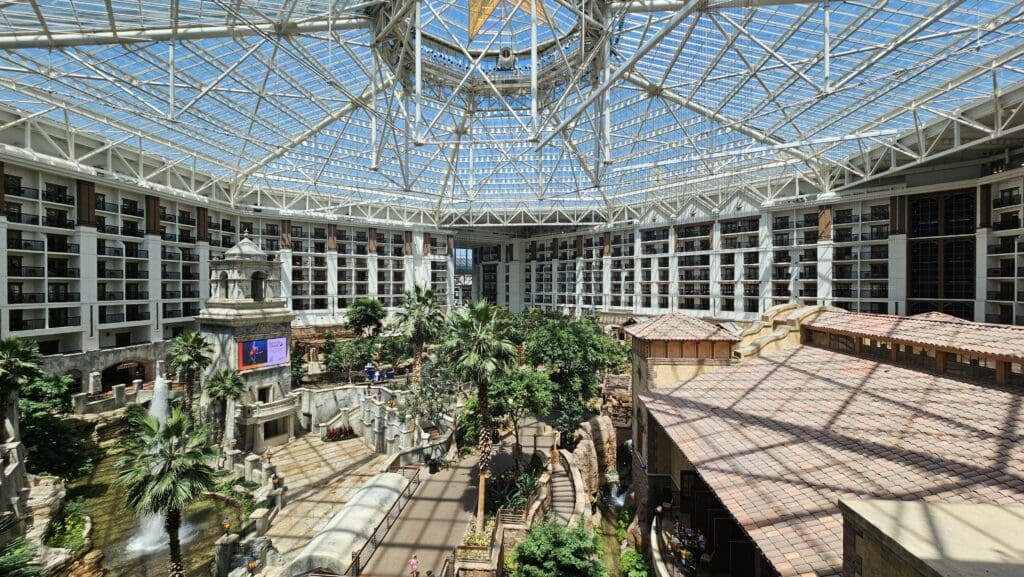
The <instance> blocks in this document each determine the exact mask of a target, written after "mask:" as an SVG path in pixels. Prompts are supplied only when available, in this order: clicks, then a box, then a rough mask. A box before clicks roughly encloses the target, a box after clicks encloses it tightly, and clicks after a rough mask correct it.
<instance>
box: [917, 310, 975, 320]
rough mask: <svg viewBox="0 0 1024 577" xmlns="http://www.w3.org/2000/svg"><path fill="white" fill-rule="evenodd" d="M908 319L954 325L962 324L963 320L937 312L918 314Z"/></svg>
mask: <svg viewBox="0 0 1024 577" xmlns="http://www.w3.org/2000/svg"><path fill="white" fill-rule="evenodd" d="M910 318H913V319H918V320H922V321H947V322H954V323H962V322H964V319H962V318H960V317H955V316H953V315H947V314H946V313H940V312H939V311H930V312H927V313H918V314H916V315H911V317H910Z"/></svg>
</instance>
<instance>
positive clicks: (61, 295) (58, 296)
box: [46, 292, 82, 303]
mask: <svg viewBox="0 0 1024 577" xmlns="http://www.w3.org/2000/svg"><path fill="white" fill-rule="evenodd" d="M80 300H82V297H81V294H80V293H76V292H74V293H72V292H52V293H50V294H48V295H47V296H46V301H47V302H51V303H77V302H78V301H80Z"/></svg>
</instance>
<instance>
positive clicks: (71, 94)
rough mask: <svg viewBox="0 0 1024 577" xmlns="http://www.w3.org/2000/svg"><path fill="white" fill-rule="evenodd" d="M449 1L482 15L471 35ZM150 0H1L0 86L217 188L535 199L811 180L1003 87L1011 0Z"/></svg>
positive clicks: (1013, 22)
mask: <svg viewBox="0 0 1024 577" xmlns="http://www.w3.org/2000/svg"><path fill="white" fill-rule="evenodd" d="M471 2H475V3H479V4H478V5H476V9H481V7H485V8H487V7H493V12H491V13H490V17H489V18H487V19H486V21H484V23H483V24H482V26H481V28H480V31H479V32H478V33H477V34H476V35H475V36H474V37H473V38H472V39H470V38H469V16H468V15H469V10H471V9H472V8H471V6H470V3H471ZM171 6H172V9H171V10H169V9H168V3H167V2H165V1H155V0H65V1H58V0H33V1H29V2H8V3H3V4H0V48H4V49H5V50H4V51H0V98H2V99H3V100H4V101H5V102H6V103H7V105H9V106H12V107H15V108H17V109H20V110H22V111H24V112H26V113H28V114H33V113H38V114H39V115H41V116H46V117H49V118H52V119H53V120H55V121H58V122H60V123H65V122H67V123H68V124H70V125H71V126H73V127H74V128H76V129H77V130H80V131H83V132H88V133H93V134H96V135H99V136H100V137H102V138H105V139H109V140H110V141H112V142H130V143H131V144H133V145H138V144H140V143H141V145H142V146H143V148H144V149H145V150H147V151H149V152H151V153H153V154H154V155H158V156H162V157H164V158H166V159H168V160H169V161H171V162H175V161H181V162H186V161H187V163H188V164H194V165H195V167H196V168H197V169H198V170H201V171H204V172H206V173H209V174H211V175H213V176H214V177H216V178H219V179H221V180H222V181H224V182H230V183H232V184H233V185H238V186H253V187H261V188H263V189H272V190H281V191H288V192H290V193H294V194H296V195H303V194H305V193H308V192H318V193H328V194H332V195H336V196H337V197H338V198H339V199H343V200H344V201H346V202H351V203H379V202H388V203H402V204H404V205H408V206H414V207H420V208H424V209H431V210H452V211H462V212H465V211H470V212H471V211H475V210H498V211H500V210H511V209H519V210H528V211H539V212H544V211H552V210H582V209H593V208H597V209H607V208H610V207H615V206H620V205H625V204H632V203H648V202H652V201H655V202H656V201H657V200H658V199H661V198H666V197H669V196H673V195H702V194H704V195H706V194H712V193H714V192H715V191H723V190H729V189H733V190H735V189H742V188H745V187H746V188H752V187H756V186H759V185H760V184H762V183H764V182H766V181H773V180H774V181H778V180H782V179H790V178H793V177H796V176H799V177H800V178H801V179H805V180H806V181H808V182H815V183H817V184H818V186H819V187H821V188H827V187H828V184H829V182H830V179H834V178H835V177H834V175H835V174H836V171H838V170H840V168H839V167H849V166H850V160H849V159H851V158H854V157H856V155H857V154H858V153H861V152H863V151H864V150H865V149H866V148H867V147H874V146H878V145H880V144H885V143H891V142H893V139H895V138H896V137H897V136H898V134H899V133H901V132H904V131H908V130H912V129H914V128H915V127H919V126H921V123H927V122H928V121H931V120H935V119H942V118H948V117H956V116H957V114H958V113H957V111H958V109H960V108H961V107H963V106H964V105H966V104H968V103H970V102H972V101H975V100H976V99H979V98H982V97H985V96H986V95H989V96H990V95H991V94H992V92H993V86H997V87H999V89H1000V90H1002V89H1005V88H1007V87H1012V86H1014V85H1016V83H1018V82H1020V81H1021V80H1022V79H1024V62H1022V60H1024V7H1022V5H1021V3H1020V2H1018V1H1012V0H984V1H982V0H974V1H962V2H958V1H945V0H906V1H900V0H892V1H889V2H845V1H838V0H832V1H831V2H799V1H798V2H784V1H779V0H747V1H736V0H718V1H716V0H710V1H707V2H696V1H686V0H643V1H641V0H618V1H614V2H612V1H607V0H601V1H595V0H582V1H566V0H544V1H543V4H541V5H540V6H542V7H543V9H542V11H543V17H538V18H537V20H536V21H534V20H533V18H532V17H531V14H530V9H529V4H528V3H524V2H521V1H512V0H501V1H498V2H494V1H493V0H421V1H420V3H419V5H418V6H417V4H416V3H415V2H405V1H402V0H368V1H362V2H360V1H358V0H330V1H327V0H230V1H229V0H198V1H196V0H179V1H177V2H172V3H171ZM524 6H525V7H526V8H525V9H524ZM539 12H540V10H539ZM417 18H418V19H419V22H420V26H419V29H420V31H421V37H420V39H419V41H417V26H416V23H417ZM534 28H536V32H535V33H536V38H537V49H536V52H537V56H536V61H534V59H533V58H534V57H533V54H532V53H531V47H532V44H533V41H532V38H533V36H534ZM505 47H507V48H509V49H510V50H511V52H512V53H513V57H512V59H511V60H506V61H499V57H498V51H499V50H500V49H501V48H505ZM535 69H536V70H535ZM417 72H419V77H418V78H417ZM534 74H535V75H536V81H534V78H533V76H534ZM890 146H895V145H891V144H890ZM93 160H95V159H93ZM90 162H91V161H89V162H86V163H87V164H88V163H90Z"/></svg>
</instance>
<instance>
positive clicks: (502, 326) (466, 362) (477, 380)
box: [442, 301, 516, 523]
mask: <svg viewBox="0 0 1024 577" xmlns="http://www.w3.org/2000/svg"><path fill="white" fill-rule="evenodd" d="M508 329H509V325H508V322H507V320H506V318H505V316H504V315H502V314H501V312H500V309H499V308H498V307H494V306H491V305H490V304H489V303H487V302H486V301H477V302H475V303H469V305H468V306H467V307H465V308H462V309H458V310H457V311H455V313H454V314H453V315H452V316H451V317H450V318H449V322H448V330H447V334H446V336H445V341H444V343H443V349H442V352H443V353H444V354H443V356H444V358H445V359H446V360H447V362H448V363H449V366H450V368H451V370H452V372H453V373H454V375H455V376H456V377H458V378H460V379H462V380H463V381H464V382H469V383H472V384H474V385H476V391H477V393H476V395H477V407H478V410H479V412H480V494H479V496H478V501H477V519H478V523H483V519H484V498H485V491H486V489H487V481H486V478H487V471H488V470H489V468H490V459H491V443H492V442H493V439H492V438H491V411H490V406H489V403H488V398H487V397H488V388H489V386H490V384H491V381H493V380H494V379H495V378H496V377H497V376H499V375H500V374H501V373H503V372H504V371H505V370H507V369H508V368H509V367H510V366H512V365H513V364H514V363H515V359H516V347H515V345H514V344H512V341H511V340H509V338H508V332H509V331H508Z"/></svg>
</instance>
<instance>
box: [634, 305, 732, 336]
mask: <svg viewBox="0 0 1024 577" xmlns="http://www.w3.org/2000/svg"><path fill="white" fill-rule="evenodd" d="M625 331H626V332H627V333H629V335H630V336H631V337H633V338H635V339H644V340H649V341H729V342H734V343H735V342H739V341H740V338H739V337H737V336H736V335H734V334H732V333H730V332H729V331H727V330H725V329H723V328H722V327H720V326H718V325H716V324H713V323H709V322H707V321H704V320H701V319H698V318H697V317H694V316H690V315H688V314H686V313H681V312H671V313H668V314H665V315H661V316H660V317H657V318H654V319H651V320H649V321H644V322H642V323H638V324H635V325H630V326H628V327H626V328H625Z"/></svg>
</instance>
